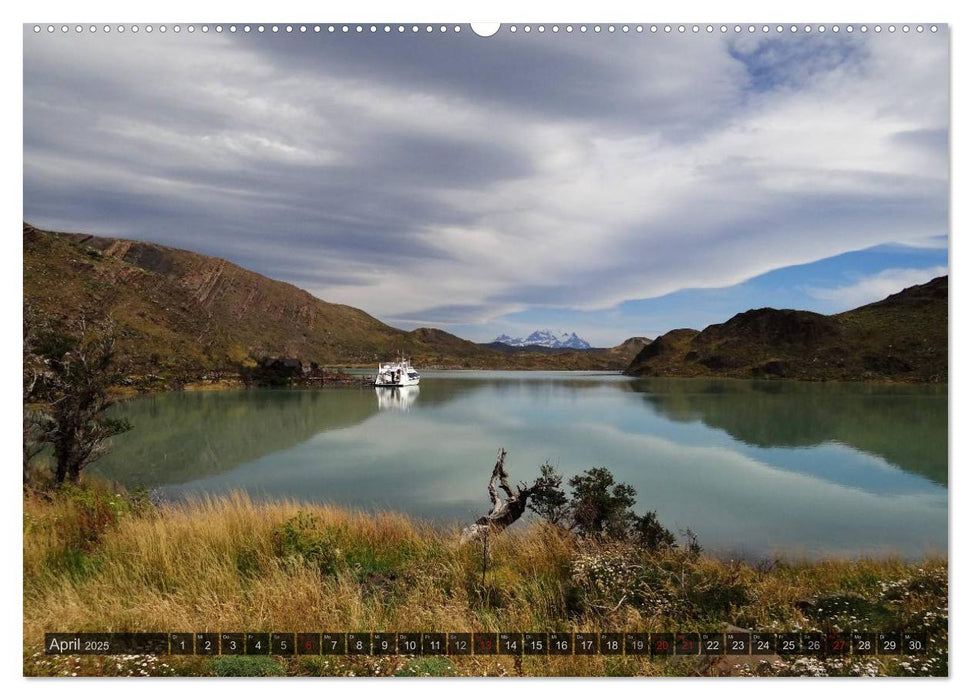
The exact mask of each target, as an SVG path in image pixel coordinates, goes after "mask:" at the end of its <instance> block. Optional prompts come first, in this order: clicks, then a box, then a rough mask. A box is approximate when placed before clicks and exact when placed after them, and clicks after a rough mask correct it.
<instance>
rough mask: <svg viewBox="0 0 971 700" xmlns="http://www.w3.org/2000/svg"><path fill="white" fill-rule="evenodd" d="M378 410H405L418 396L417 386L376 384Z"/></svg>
mask: <svg viewBox="0 0 971 700" xmlns="http://www.w3.org/2000/svg"><path fill="white" fill-rule="evenodd" d="M374 392H375V393H376V394H377V395H378V410H380V411H407V410H408V409H409V408H411V406H412V404H414V403H415V400H416V399H417V398H418V386H417V385H416V386H376V387H374Z"/></svg>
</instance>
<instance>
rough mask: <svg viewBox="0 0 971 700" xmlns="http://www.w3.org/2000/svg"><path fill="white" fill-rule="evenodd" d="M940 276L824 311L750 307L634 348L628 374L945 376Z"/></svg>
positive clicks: (847, 378) (886, 378)
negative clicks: (880, 297) (854, 305)
mask: <svg viewBox="0 0 971 700" xmlns="http://www.w3.org/2000/svg"><path fill="white" fill-rule="evenodd" d="M947 298H948V294H947V277H946V276H945V277H938V278H936V279H933V280H931V281H930V282H928V283H926V284H922V285H917V286H915V287H910V288H908V289H905V290H903V291H901V292H899V293H897V294H893V295H891V296H889V297H887V298H886V299H884V300H883V301H878V302H876V303H873V304H868V305H866V306H861V307H860V308H858V309H853V310H851V311H846V312H844V313H841V314H835V315H832V316H824V315H822V314H817V313H812V312H810V311H794V310H792V309H781V310H780V309H769V308H765V309H753V310H750V311H746V312H744V313H740V314H737V315H735V316H733V317H732V318H731V319H729V320H728V321H726V322H725V323H719V324H715V325H711V326H708V327H707V328H705V329H704V330H703V331H700V332H699V331H696V330H692V329H678V330H674V331H671V332H669V333H665V334H664V335H662V336H660V337H658V338H656V339H655V340H654V341H653V342H652V343H650V344H649V345H647V346H646V347H645V348H644V349H643V350H641V351H640V352H639V353H638V354H637V356H636V357H635V358H634V360H633V362H631V364H630V366H629V367H628V368H627V370H626V373H627V374H630V375H634V376H654V377H700V376H712V377H738V378H753V377H754V378H767V379H777V378H786V379H806V380H842V381H856V380H867V381H869V380H876V381H881V380H883V381H909V382H931V383H934V382H946V381H947V374H948V372H947V366H948V352H947Z"/></svg>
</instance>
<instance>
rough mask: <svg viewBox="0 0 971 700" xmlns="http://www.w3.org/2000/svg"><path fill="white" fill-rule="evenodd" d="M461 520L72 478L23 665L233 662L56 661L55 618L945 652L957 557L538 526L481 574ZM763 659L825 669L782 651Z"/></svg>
mask: <svg viewBox="0 0 971 700" xmlns="http://www.w3.org/2000/svg"><path fill="white" fill-rule="evenodd" d="M457 535H458V533H457V532H454V531H443V530H441V529H436V528H433V527H431V526H428V525H425V524H421V523H417V522H415V521H413V520H410V519H408V518H405V517H403V516H400V515H395V514H391V513H382V514H378V515H372V514H363V513H354V512H348V511H346V510H341V509H338V508H334V507H328V506H319V505H305V504H299V503H295V502H289V501H281V502H273V503H256V502H253V501H252V500H250V499H249V498H248V497H246V496H245V495H242V494H233V495H230V496H226V497H220V498H214V499H210V498H199V499H196V500H192V501H189V502H187V503H184V504H179V505H163V506H159V507H156V506H153V505H151V504H150V503H149V502H148V500H147V499H146V498H145V497H144V496H139V495H137V494H136V495H134V496H133V495H127V494H122V493H117V494H115V493H112V492H110V491H106V490H104V488H83V489H72V490H69V491H68V492H66V493H64V494H59V495H57V496H56V497H54V498H53V499H51V498H48V497H44V496H38V495H26V496H25V498H24V618H25V621H24V672H25V674H29V675H35V674H38V675H46V674H64V673H68V674H69V673H81V674H82V675H84V674H93V675H102V674H110V675H132V674H133V673H135V671H138V672H139V673H140V672H142V671H145V670H146V669H149V671H148V672H149V673H150V674H151V675H156V674H160V675H164V674H170V673H171V674H187V675H194V674H209V673H219V672H220V668H223V667H222V666H214V665H213V662H212V660H210V659H205V658H202V657H166V658H165V659H163V660H159V659H153V660H150V661H145V660H141V661H137V660H129V661H125V660H122V661H119V660H118V659H112V658H108V657H106V658H94V657H84V658H78V657H44V656H43V655H41V654H40V652H41V650H42V646H43V634H44V632H45V631H108V632H110V631H193V632H202V631H224V632H228V631H235V632H248V631H266V632H279V631H291V632H298V631H314V630H317V631H344V630H346V631H353V630H372V631H392V632H394V631H400V632H405V631H410V632H412V631H414V632H417V631H442V632H445V631H653V632H658V631H675V630H682V631H694V630H719V629H723V628H724V625H725V624H735V625H739V626H742V627H746V628H752V629H759V630H762V631H793V630H799V629H802V630H810V629H841V630H852V629H855V630H868V631H878V630H882V629H906V630H916V631H922V630H926V631H928V632H929V634H930V635H931V638H932V639H933V640H934V642H935V644H936V646H938V647H940V648H943V649H946V630H947V607H946V606H947V588H946V585H947V563H946V561H944V560H928V561H925V562H921V563H919V564H913V563H906V562H902V561H896V560H879V561H877V560H862V561H829V562H818V563H811V562H805V563H786V564H778V563H777V564H774V565H772V566H761V567H758V566H752V565H749V564H743V563H738V562H725V561H721V560H718V559H715V558H711V557H706V556H701V557H692V556H690V555H689V554H688V553H686V552H684V551H681V550H674V551H670V552H663V553H655V554H651V553H648V552H643V551H639V550H634V549H631V548H630V547H627V546H624V545H616V544H613V545H610V544H602V543H594V542H590V541H584V540H578V539H576V538H574V537H572V536H570V535H568V534H566V533H563V532H560V531H558V530H556V529H554V528H551V527H547V526H544V525H542V524H539V523H533V524H528V525H525V526H516V527H515V528H513V529H512V530H511V531H508V532H506V533H503V534H502V535H501V536H499V537H497V538H495V539H494V540H493V541H491V542H490V548H489V549H490V552H489V554H490V557H489V567H488V573H487V577H486V584H485V587H483V586H482V584H481V567H482V559H481V556H482V550H481V547H480V546H478V545H475V544H470V545H464V546H463V545H461V544H459V539H458V536H457ZM827 596H829V597H827ZM820 601H822V602H820ZM820 606H822V608H825V609H820V610H817V609H816V608H817V607H820ZM841 606H842V607H841ZM938 656H940V655H938ZM277 662H278V663H277V666H278V667H279V669H280V670H282V672H284V673H287V674H300V675H348V674H355V675H360V674H367V675H375V674H377V675H388V674H393V673H396V672H397V673H402V672H414V673H423V672H428V673H430V674H432V675H440V674H445V673H449V672H455V673H458V674H460V675H466V674H468V675H482V674H487V675H515V674H526V675H585V674H592V675H659V674H665V675H666V674H674V675H694V674H703V673H706V672H709V669H708V667H707V665H706V664H705V660H704V659H701V658H695V659H688V660H681V659H672V660H663V659H657V660H652V659H650V658H647V659H637V658H631V657H628V658H613V657H589V658H582V657H566V658H564V657H548V658H531V657H526V658H523V659H514V658H512V657H508V656H500V657H466V658H453V659H450V660H438V661H435V660H432V659H418V660H415V659H409V658H408V657H403V656H402V657H391V658H390V659H389V658H387V657H384V658H382V657H340V658H338V657H297V658H291V659H278V660H277ZM232 663H235V662H223V666H226V665H227V664H229V665H231V664H232ZM240 663H244V662H240ZM245 663H248V662H245ZM275 663H276V662H275ZM436 663H438V664H439V665H437V666H436ZM827 663H828V664H829V666H825V665H824V666H823V671H824V672H827V673H854V674H855V673H867V672H872V671H875V672H878V673H893V674H899V673H906V672H907V671H908V669H906V668H903V667H902V665H901V664H900V663H899V660H896V659H891V658H888V657H880V658H879V659H876V658H874V659H872V660H867V662H866V663H867V664H869V665H864V666H860V665H859V660H855V661H854V663H856V664H857V666H848V665H846V663H845V662H843V661H840V662H839V663H836V664H835V665H834V663H833V662H827ZM138 664H142V665H138ZM442 664H444V665H442ZM841 664H842V665H841ZM925 666H926V668H925V667H924V666H918V667H916V669H915V672H919V673H933V674H940V673H946V668H947V666H946V654H944V655H943V659H941V658H938V657H934V659H933V662H931V660H930V657H928V659H927V660H925ZM247 668H248V667H247ZM274 668H276V666H275V667H274ZM224 670H225V669H224ZM762 670H763V671H766V672H771V673H773V674H786V673H797V672H814V671H815V672H818V671H819V668H817V667H814V666H811V665H810V668H809V670H806V669H803V668H802V667H798V666H794V665H793V662H791V661H786V662H782V665H781V666H778V667H777V668H774V669H762ZM227 672H228V671H227ZM244 672H246V671H245V669H244ZM250 672H253V673H255V672H257V671H255V670H251V671H250ZM260 672H262V671H260ZM741 672H745V671H744V669H742V670H741Z"/></svg>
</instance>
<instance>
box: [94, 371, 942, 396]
mask: <svg viewBox="0 0 971 700" xmlns="http://www.w3.org/2000/svg"><path fill="white" fill-rule="evenodd" d="M366 369H372V366H371V365H342V366H341V367H335V368H334V369H333V372H335V373H337V374H343V373H344V370H366ZM423 369H425V370H428V371H435V372H522V373H541V372H563V373H578V374H580V373H582V374H591V373H592V374H603V375H609V376H620V377H624V378H626V379H628V380H629V381H632V382H635V381H650V380H653V379H678V380H686V381H692V380H706V379H707V380H713V379H717V380H722V381H736V382H771V383H776V382H789V383H799V384H813V385H833V384H835V385H853V384H863V385H868V386H927V387H945V388H946V387H948V384H949V383H948V381H947V380H943V381H939V382H919V381H907V380H902V379H887V378H880V379H873V378H869V379H862V378H861V379H804V378H798V379H797V378H793V379H788V378H781V377H738V376H730V375H717V374H707V375H692V376H684V375H634V374H626V373H625V372H623V371H621V370H596V369H595V370H575V369H548V368H544V369H519V368H469V367H425V368H423ZM144 379H145V378H144V377H140V376H132V377H129V378H128V381H130V382H131V384H127V385H124V386H116V387H112V391H111V393H112V395H114V396H115V397H117V398H119V399H128V398H134V397H137V396H143V395H149V394H157V393H164V392H168V391H226V390H239V389H272V388H291V389H331V388H337V387H347V386H373V382H371V381H367V380H366V379H365V378H364V377H362V376H360V375H352V374H347V375H346V376H345V377H341V378H333V379H323V380H315V381H307V382H297V383H294V384H287V385H282V386H278V387H277V386H268V385H254V384H247V383H246V382H244V381H243V379H242V378H241V375H239V374H236V375H235V376H222V377H220V378H218V379H213V380H207V379H204V378H200V379H194V380H192V381H189V382H186V383H173V384H167V383H165V384H160V383H158V382H152V383H151V384H148V385H142V386H138V385H137V383H138V382H139V381H144Z"/></svg>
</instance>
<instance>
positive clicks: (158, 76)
mask: <svg viewBox="0 0 971 700" xmlns="http://www.w3.org/2000/svg"><path fill="white" fill-rule="evenodd" d="M947 41H948V39H947V36H946V30H943V28H942V31H939V32H937V33H936V34H932V33H930V32H928V31H925V32H924V33H922V34H918V33H916V32H910V33H908V34H903V33H901V32H897V33H895V34H888V33H887V32H886V31H884V32H882V33H881V34H879V35H877V34H874V33H873V32H872V31H870V32H868V33H866V34H861V33H860V32H859V31H856V32H854V33H853V34H847V33H846V32H845V31H842V32H840V33H838V34H834V33H833V32H832V31H827V32H825V33H824V34H817V33H815V32H814V33H812V34H809V35H806V34H804V33H802V32H799V33H796V34H791V33H790V32H788V31H786V32H783V33H781V34H776V33H775V31H774V30H773V31H771V32H770V33H769V34H767V35H766V34H762V33H761V32H760V31H759V32H756V34H754V35H749V34H748V33H747V32H745V31H743V32H742V33H741V34H735V33H734V32H731V31H729V32H728V34H727V35H721V34H719V33H717V32H716V33H715V34H714V35H707V34H705V33H704V32H702V33H701V34H699V35H692V34H691V33H688V34H678V33H676V32H674V33H672V34H669V35H666V34H664V33H663V32H660V33H658V34H650V33H649V32H644V33H642V34H637V33H634V32H631V33H629V34H626V35H625V34H622V33H620V32H616V33H613V34H608V33H606V32H602V33H600V34H594V33H593V32H592V31H591V32H588V33H586V34H580V33H579V32H573V33H570V34H567V33H566V32H565V31H562V30H561V31H560V32H559V33H556V34H554V33H552V32H551V31H549V29H547V31H546V32H544V33H542V34H540V33H539V32H537V31H536V30H535V28H534V29H533V31H532V32H530V33H529V34H526V33H524V32H523V31H522V28H521V27H520V28H519V31H518V32H516V33H512V32H510V31H508V28H504V29H503V30H502V31H500V32H499V34H497V35H496V36H493V37H489V38H482V37H478V36H475V35H474V34H472V32H470V31H469V29H468V27H463V31H462V32H460V33H457V34H456V33H454V32H452V31H449V32H446V33H444V34H443V33H440V32H438V31H437V30H436V31H435V32H433V33H431V34H428V33H425V32H424V31H421V32H419V33H417V34H414V33H412V32H410V31H406V32H404V33H403V34H399V33H398V32H397V31H392V32H391V33H390V34H385V33H384V32H383V31H382V27H379V29H378V32H377V33H375V34H371V33H370V32H369V31H368V30H367V29H365V31H364V32H363V33H361V34H358V33H356V32H355V31H353V28H352V30H351V31H350V32H348V33H347V34H344V33H342V32H341V31H340V30H339V29H338V31H337V32H336V33H334V34H330V33H328V32H327V30H326V28H324V30H323V31H322V32H321V33H319V34H317V33H314V32H313V30H312V29H311V30H310V31H308V32H306V33H305V34H301V33H299V31H295V32H294V33H292V34H287V33H285V32H283V31H281V32H280V33H278V34H275V35H274V34H272V33H270V32H267V33H265V34H262V35H261V34H258V33H256V32H255V31H254V32H251V33H249V34H243V33H242V32H241V31H240V32H237V33H236V34H230V33H229V32H228V30H227V31H224V32H222V33H218V34H217V33H215V32H214V31H210V32H209V33H207V34H203V33H201V32H199V31H197V32H195V33H194V34H191V35H190V34H188V33H186V32H185V31H183V32H181V33H179V34H175V33H173V32H172V31H171V29H170V30H169V31H168V32H166V33H165V34H160V33H159V32H158V31H157V30H156V31H154V32H152V33H151V34H147V33H146V32H145V31H144V30H142V31H140V32H139V33H138V34H137V35H133V34H132V33H131V31H126V32H125V33H124V34H119V33H118V32H117V31H112V32H110V33H109V34H105V33H104V32H102V31H100V29H99V31H98V32H96V33H93V34H92V33H90V32H88V31H87V30H85V31H83V32H81V33H80V34H77V33H75V32H74V31H73V29H72V31H70V32H68V33H67V34H62V33H61V32H60V31H56V32H55V33H53V34H48V33H47V32H46V31H42V32H41V33H40V34H34V33H33V32H32V31H31V28H30V27H25V32H24V219H25V220H26V221H29V222H31V223H33V224H34V225H36V226H40V227H43V228H51V229H55V230H70V231H84V232H88V233H95V234H100V235H109V236H121V237H128V238H137V239H142V240H148V241H154V242H158V243H164V244H168V245H173V246H177V247H182V248H187V249H190V250H195V251H199V252H203V253H207V254H212V255H218V256H220V257H223V258H226V259H228V260H231V261H233V262H235V263H238V264H240V265H243V266H244V267H248V268H250V269H253V270H256V271H258V272H260V273H263V274H265V275H267V276H269V277H273V278H276V279H282V280H286V281H288V282H292V283H294V284H296V285H298V286H300V287H303V288H304V289H307V290H308V291H310V292H312V293H313V294H316V295H317V296H319V297H320V298H322V299H325V300H327V301H333V302H341V303H345V304H351V305H353V306H357V307H360V308H362V309H364V310H366V311H368V312H369V313H371V314H373V315H375V316H377V317H378V318H380V319H382V320H384V321H386V322H388V323H391V324H393V325H396V326H399V327H403V328H415V327H418V326H435V327H440V328H445V329H447V330H450V331H452V332H454V333H457V334H459V335H462V336H464V337H468V338H471V339H473V340H479V341H482V340H491V339H492V338H493V337H495V336H496V335H498V334H500V333H509V334H512V335H519V334H526V333H528V332H530V331H531V330H534V329H536V328H545V327H550V328H553V329H554V330H561V331H576V332H577V333H579V334H580V335H581V336H583V337H586V338H587V339H588V340H590V341H591V342H592V343H594V344H595V345H613V344H616V343H618V342H620V341H621V340H623V339H624V338H626V337H629V336H632V335H650V336H654V335H657V334H659V333H662V332H665V331H667V330H670V329H671V328H677V327H688V326H690V327H695V328H700V327H703V326H704V325H706V324H708V323H713V322H718V321H722V320H724V319H725V318H727V317H728V316H730V315H732V314H734V313H737V312H739V311H743V310H745V309H748V308H752V307H754V306H776V307H790V308H807V309H812V310H816V311H821V312H825V313H830V312H834V311H841V310H845V309H848V308H852V307H854V306H858V305H860V304H863V303H867V302H870V301H874V300H876V299H879V298H882V297H884V296H886V295H887V294H889V293H892V292H895V291H899V290H900V289H901V288H903V287H905V286H909V285H912V284H917V283H921V282H925V281H927V280H929V279H931V278H932V277H934V276H937V275H940V274H943V273H944V272H945V271H946V268H947V265H948V257H947V227H948V216H947V197H948V189H947V186H948V47H947Z"/></svg>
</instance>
